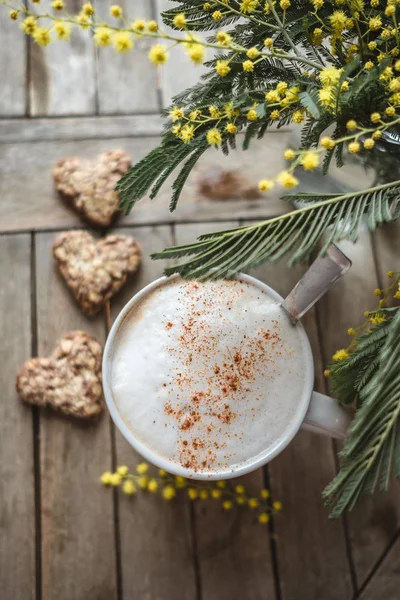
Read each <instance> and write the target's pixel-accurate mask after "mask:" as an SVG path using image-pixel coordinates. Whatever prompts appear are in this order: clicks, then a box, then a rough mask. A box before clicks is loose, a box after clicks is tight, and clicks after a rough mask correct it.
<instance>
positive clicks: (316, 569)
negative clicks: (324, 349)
mask: <svg viewBox="0 0 400 600" xmlns="http://www.w3.org/2000/svg"><path fill="white" fill-rule="evenodd" d="M304 271H305V267H296V268H295V269H289V268H288V267H286V266H285V265H283V264H280V265H264V266H262V267H259V268H257V269H255V270H254V271H253V272H252V274H253V275H254V276H255V277H258V278H259V279H261V280H262V281H265V283H267V284H268V285H270V286H271V287H272V288H274V289H276V291H277V292H279V293H280V294H281V295H282V296H284V297H285V296H286V295H287V294H288V293H289V292H290V290H291V289H292V288H293V286H294V285H295V284H296V282H297V281H298V280H299V278H300V277H301V275H302V273H303V272H304ZM302 322H303V325H304V326H305V328H306V331H307V334H308V336H309V340H310V343H311V347H312V351H313V356H314V367H315V389H316V390H317V391H323V386H324V383H323V377H322V371H323V365H322V360H321V350H320V347H319V342H318V334H317V327H316V320H315V312H314V310H311V311H310V312H309V313H307V314H306V315H305V317H304V318H303V319H302ZM268 472H269V478H270V482H271V493H272V495H273V496H274V497H275V498H276V499H278V500H280V501H281V502H282V503H283V512H282V515H280V516H279V517H276V518H275V523H274V530H275V534H276V548H277V555H278V558H277V561H278V567H279V578H280V586H281V593H282V599H283V600H297V598H299V589H301V597H302V598H307V599H308V600H314V599H315V600H316V599H317V598H322V597H323V598H324V600H342V599H343V598H350V597H351V594H352V588H351V582H350V572H349V565H348V563H347V559H346V546H345V537H344V532H343V526H342V523H341V522H340V521H335V522H332V521H329V520H328V511H327V510H326V509H325V508H324V506H323V501H322V499H321V493H322V490H323V489H324V488H325V486H326V485H327V483H328V482H329V481H330V480H331V479H332V477H333V476H334V474H335V461H334V455H333V449H332V441H331V440H330V439H329V438H326V437H323V436H318V435H316V434H313V433H310V432H308V431H300V432H299V433H298V434H297V436H296V437H295V439H294V440H293V441H292V443H291V444H290V445H289V446H288V447H287V448H286V449H285V450H284V451H283V452H282V453H281V454H280V455H279V456H278V457H277V458H276V459H274V460H273V461H272V462H271V463H270V464H269V465H268Z"/></svg>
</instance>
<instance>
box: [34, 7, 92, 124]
mask: <svg viewBox="0 0 400 600" xmlns="http://www.w3.org/2000/svg"><path fill="white" fill-rule="evenodd" d="M50 4H51V2H50V0H43V1H42V3H41V7H42V9H43V10H44V11H46V10H49V12H53V11H52V9H51V8H50ZM65 6H66V10H67V11H68V12H70V13H71V14H74V15H76V14H77V13H78V12H79V10H80V9H81V6H82V4H79V3H78V2H75V0H66V1H65ZM44 23H45V22H44ZM29 63H30V87H29V99H30V114H31V115H34V116H38V115H40V116H43V115H57V116H59V115H88V114H95V113H96V104H97V99H96V79H95V54H94V45H93V41H92V36H91V33H90V29H87V30H82V29H80V28H78V27H73V28H72V33H71V41H69V42H65V41H58V42H56V43H51V44H49V45H48V46H46V47H44V48H43V47H41V46H39V45H38V44H35V43H29Z"/></svg>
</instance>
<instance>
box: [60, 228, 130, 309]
mask: <svg viewBox="0 0 400 600" xmlns="http://www.w3.org/2000/svg"><path fill="white" fill-rule="evenodd" d="M53 255H54V258H55V259H56V261H57V264H58V267H59V269H60V272H61V275H62V276H63V278H64V279H65V282H66V284H67V285H68V287H69V288H70V290H71V291H72V293H73V295H74V296H75V299H76V300H77V302H78V304H79V305H80V307H81V309H82V310H83V312H84V313H86V314H87V315H94V314H96V313H97V312H98V311H99V310H100V309H101V307H102V306H103V305H104V303H105V302H106V301H107V300H109V298H111V296H113V295H114V294H115V293H116V292H117V291H118V290H119V289H120V288H121V287H122V286H123V285H124V283H125V281H126V280H127V278H128V276H129V275H132V274H133V273H135V272H136V271H137V270H138V268H139V266H140V262H141V252H140V247H139V245H138V243H137V242H136V241H135V240H134V239H133V238H132V237H128V236H125V235H108V236H107V237H104V238H101V239H99V240H95V239H94V238H93V237H92V236H91V235H90V233H88V232H87V231H65V232H63V233H61V234H60V235H59V236H58V237H57V238H56V240H55V242H54V244H53Z"/></svg>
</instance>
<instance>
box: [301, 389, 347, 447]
mask: <svg viewBox="0 0 400 600" xmlns="http://www.w3.org/2000/svg"><path fill="white" fill-rule="evenodd" d="M350 422H351V414H350V413H349V412H348V411H347V410H346V409H344V408H342V407H341V406H339V404H338V403H337V401H336V400H334V399H333V398H330V397H329V396H326V395H325V394H320V393H319V392H313V393H312V395H311V400H310V404H309V407H308V410H307V413H306V416H305V418H304V421H303V423H302V425H301V427H302V428H303V429H307V431H313V432H314V433H319V434H321V435H328V436H330V437H333V438H336V439H338V440H343V439H344V438H345V437H346V433H347V429H348V427H349V425H350Z"/></svg>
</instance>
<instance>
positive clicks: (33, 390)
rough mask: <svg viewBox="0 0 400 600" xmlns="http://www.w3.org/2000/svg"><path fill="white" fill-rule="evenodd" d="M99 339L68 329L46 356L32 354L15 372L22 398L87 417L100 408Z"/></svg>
mask: <svg viewBox="0 0 400 600" xmlns="http://www.w3.org/2000/svg"><path fill="white" fill-rule="evenodd" d="M101 354H102V348H101V345H100V344H99V342H98V341H97V340H96V339H95V338H94V337H93V336H91V335H89V334H88V333H85V332H84V331H71V332H70V333H67V334H66V335H64V336H63V337H62V338H61V339H60V340H59V342H58V344H57V346H56V347H55V349H54V351H53V353H52V355H51V356H50V358H32V359H31V360H28V361H27V362H26V363H25V364H24V365H23V366H22V367H21V369H20V371H19V373H18V375H17V381H16V386H17V391H18V394H19V395H20V397H21V398H22V400H24V401H25V402H27V403H28V404H35V405H36V406H40V407H44V406H49V407H51V408H53V409H54V410H56V411H58V412H60V413H63V414H64V415H68V416H73V417H78V418H80V419H89V418H91V417H94V416H96V415H98V414H99V413H100V412H101V411H102V410H103V402H102V399H101V394H102V387H101Z"/></svg>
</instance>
